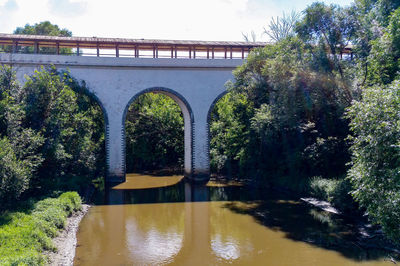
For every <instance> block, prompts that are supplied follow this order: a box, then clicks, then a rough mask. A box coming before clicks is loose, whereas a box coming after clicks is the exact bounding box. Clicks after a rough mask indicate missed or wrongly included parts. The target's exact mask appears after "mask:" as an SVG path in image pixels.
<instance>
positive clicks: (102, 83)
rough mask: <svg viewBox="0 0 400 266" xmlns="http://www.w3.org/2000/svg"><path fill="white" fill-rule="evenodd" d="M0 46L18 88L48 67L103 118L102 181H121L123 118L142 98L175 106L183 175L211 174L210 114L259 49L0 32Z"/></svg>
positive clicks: (204, 176)
mask: <svg viewBox="0 0 400 266" xmlns="http://www.w3.org/2000/svg"><path fill="white" fill-rule="evenodd" d="M0 45H1V46H2V47H3V52H2V53H0V63H1V64H7V65H12V66H13V67H14V69H15V71H16V73H17V78H18V80H20V81H21V82H24V75H25V74H31V73H33V72H34V70H35V69H40V67H41V66H47V65H54V66H56V68H57V69H60V70H67V69H68V70H69V71H70V73H71V75H72V76H73V77H75V78H76V79H78V80H84V81H85V82H86V84H87V87H88V89H89V90H90V93H91V94H93V95H94V97H95V98H96V99H97V101H98V104H99V105H100V106H101V108H102V111H103V114H104V120H105V135H106V152H107V177H106V180H107V182H123V181H125V174H126V171H125V156H126V154H125V118H126V114H127V112H128V108H129V106H130V104H131V103H132V102H133V101H134V100H135V99H136V98H137V97H138V96H140V95H142V94H144V93H148V92H153V93H161V94H165V95H167V96H169V97H171V98H172V99H173V100H175V102H176V103H177V104H178V105H179V107H180V108H181V111H182V114H183V119H184V138H185V139H184V145H185V156H184V173H185V177H187V178H189V179H190V180H192V181H196V182H197V181H198V182H202V181H206V180H208V178H209V172H210V159H209V157H210V156H209V123H210V112H211V111H212V109H213V107H214V105H215V103H216V102H217V101H218V99H220V98H221V97H222V96H223V95H224V94H225V93H226V89H225V87H224V84H225V83H226V82H227V81H228V80H231V79H233V75H232V70H234V69H235V68H236V67H237V66H239V65H241V64H242V63H243V61H244V60H245V58H246V57H247V55H248V53H249V52H250V50H251V49H254V48H256V47H262V46H265V45H266V43H251V42H211V41H177V40H144V39H121V38H97V37H54V36H37V35H13V34H0ZM160 134H162V132H160Z"/></svg>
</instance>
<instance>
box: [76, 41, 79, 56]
mask: <svg viewBox="0 0 400 266" xmlns="http://www.w3.org/2000/svg"><path fill="white" fill-rule="evenodd" d="M76 55H77V56H79V43H77V44H76Z"/></svg>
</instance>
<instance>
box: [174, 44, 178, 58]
mask: <svg viewBox="0 0 400 266" xmlns="http://www.w3.org/2000/svg"><path fill="white" fill-rule="evenodd" d="M174 49H175V58H178V47H177V46H176V45H175V46H174Z"/></svg>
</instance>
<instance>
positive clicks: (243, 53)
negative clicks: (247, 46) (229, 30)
mask: <svg viewBox="0 0 400 266" xmlns="http://www.w3.org/2000/svg"><path fill="white" fill-rule="evenodd" d="M242 59H244V48H243V47H242Z"/></svg>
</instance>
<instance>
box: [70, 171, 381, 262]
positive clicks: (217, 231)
mask: <svg viewBox="0 0 400 266" xmlns="http://www.w3.org/2000/svg"><path fill="white" fill-rule="evenodd" d="M158 178H161V177H158ZM162 178H164V177H162ZM165 178H166V179H165V180H162V179H160V182H161V183H164V184H165V183H167V184H168V183H169V182H170V181H171V180H173V179H174V178H176V177H172V178H171V179H170V180H167V179H168V177H165ZM142 179H143V178H142ZM131 181H132V180H131ZM151 182H153V181H151ZM103 203H105V205H98V206H95V207H93V208H92V209H91V210H90V212H89V213H88V215H87V216H86V217H85V218H84V219H83V221H82V223H81V226H80V229H79V233H78V248H77V250H76V258H75V264H76V265H133V264H134V265H165V264H171V265H223V264H237V265H355V264H358V263H362V264H363V265H380V264H384V265H386V263H385V262H383V260H382V259H383V257H382V254H381V253H379V252H377V251H370V250H369V251H365V250H362V249H361V248H359V247H357V246H356V245H354V244H353V243H354V241H353V240H354V239H356V237H357V230H355V228H353V226H352V225H351V224H348V223H347V221H345V220H342V219H339V218H338V217H337V216H332V215H331V216H330V215H329V214H327V213H326V212H323V211H320V210H317V209H312V208H310V207H309V206H307V205H305V204H302V203H301V202H299V201H297V200H295V199H293V198H290V197H287V196H283V195H281V194H277V193H276V192H271V191H265V190H264V191H260V190H257V189H255V188H248V187H244V186H240V185H237V184H232V185H227V186H219V185H218V186H215V185H209V186H199V185H191V184H189V183H185V182H184V181H181V182H178V183H176V184H175V185H169V186H167V187H156V188H137V189H126V188H125V189H118V186H117V187H116V186H115V185H114V186H110V188H109V189H108V190H107V192H106V194H105V198H104V202H103Z"/></svg>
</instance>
